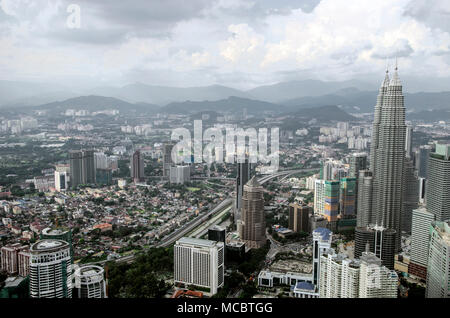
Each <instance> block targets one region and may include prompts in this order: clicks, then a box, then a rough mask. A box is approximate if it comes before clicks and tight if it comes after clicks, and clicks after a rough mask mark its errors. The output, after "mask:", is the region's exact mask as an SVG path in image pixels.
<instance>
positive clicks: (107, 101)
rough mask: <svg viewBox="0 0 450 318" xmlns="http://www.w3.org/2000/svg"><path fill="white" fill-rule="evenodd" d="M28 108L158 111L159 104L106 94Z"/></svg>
mask: <svg viewBox="0 0 450 318" xmlns="http://www.w3.org/2000/svg"><path fill="white" fill-rule="evenodd" d="M26 108H28V109H30V108H31V109H47V110H59V111H65V110H67V109H86V110H89V111H99V110H105V109H118V110H119V111H121V112H126V111H131V110H135V111H158V110H159V106H156V105H152V104H147V103H136V104H132V103H128V102H125V101H123V100H120V99H117V98H114V97H105V96H95V95H90V96H79V97H74V98H69V99H66V100H63V101H58V102H53V103H48V104H43V105H39V106H33V107H31V106H30V107H26Z"/></svg>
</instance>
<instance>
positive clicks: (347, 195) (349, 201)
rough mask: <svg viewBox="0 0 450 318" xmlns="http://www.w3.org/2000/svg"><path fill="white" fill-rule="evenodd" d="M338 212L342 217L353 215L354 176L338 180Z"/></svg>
mask: <svg viewBox="0 0 450 318" xmlns="http://www.w3.org/2000/svg"><path fill="white" fill-rule="evenodd" d="M339 195H340V199H339V201H340V202H339V205H340V207H339V214H340V217H341V218H342V219H350V218H354V217H355V210H356V209H355V202H356V178H342V179H341V182H340V194H339Z"/></svg>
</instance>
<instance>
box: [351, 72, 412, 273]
mask: <svg viewBox="0 0 450 318" xmlns="http://www.w3.org/2000/svg"><path fill="white" fill-rule="evenodd" d="M405 139H406V123H405V106H404V96H403V92H402V83H401V81H400V78H399V76H398V69H397V66H396V67H395V71H394V74H393V77H392V79H390V78H389V73H388V71H386V76H385V78H384V81H383V83H382V84H381V87H380V89H379V94H378V97H377V103H376V106H375V114H374V122H373V129H372V142H371V149H370V169H369V170H363V171H360V179H359V181H360V182H359V184H360V187H359V189H358V192H359V197H360V198H364V201H365V202H358V204H361V205H362V204H363V203H364V208H363V209H358V214H359V215H358V224H357V228H356V232H355V258H357V257H360V256H361V254H362V252H363V251H365V249H366V244H367V243H368V244H369V246H370V250H371V252H374V253H375V254H376V255H377V256H378V257H379V258H380V259H381V260H382V261H383V265H385V266H386V267H388V268H390V269H393V268H394V255H395V253H396V252H397V251H399V250H400V248H401V246H400V245H401V217H402V205H403V192H404V191H403V187H404V177H405V157H406V152H405ZM368 183H371V184H370V185H368Z"/></svg>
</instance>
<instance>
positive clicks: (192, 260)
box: [174, 237, 225, 295]
mask: <svg viewBox="0 0 450 318" xmlns="http://www.w3.org/2000/svg"><path fill="white" fill-rule="evenodd" d="M224 253H225V246H224V244H223V242H215V241H209V240H201V239H195V238H190V237H183V238H181V239H179V240H178V241H177V242H176V243H175V246H174V282H175V283H180V284H184V285H185V286H189V285H194V286H198V287H202V288H208V289H209V292H208V294H211V295H214V294H216V293H217V289H219V288H220V287H222V286H223V282H224Z"/></svg>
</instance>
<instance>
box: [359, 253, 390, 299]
mask: <svg viewBox="0 0 450 318" xmlns="http://www.w3.org/2000/svg"><path fill="white" fill-rule="evenodd" d="M360 261H361V265H360V273H359V298H397V289H398V286H397V285H398V275H397V273H396V272H395V271H394V270H393V269H392V268H391V269H390V268H387V267H386V266H382V263H381V261H380V259H379V258H378V257H377V256H376V255H375V254H373V253H371V252H363V253H362V255H361V257H360Z"/></svg>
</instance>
